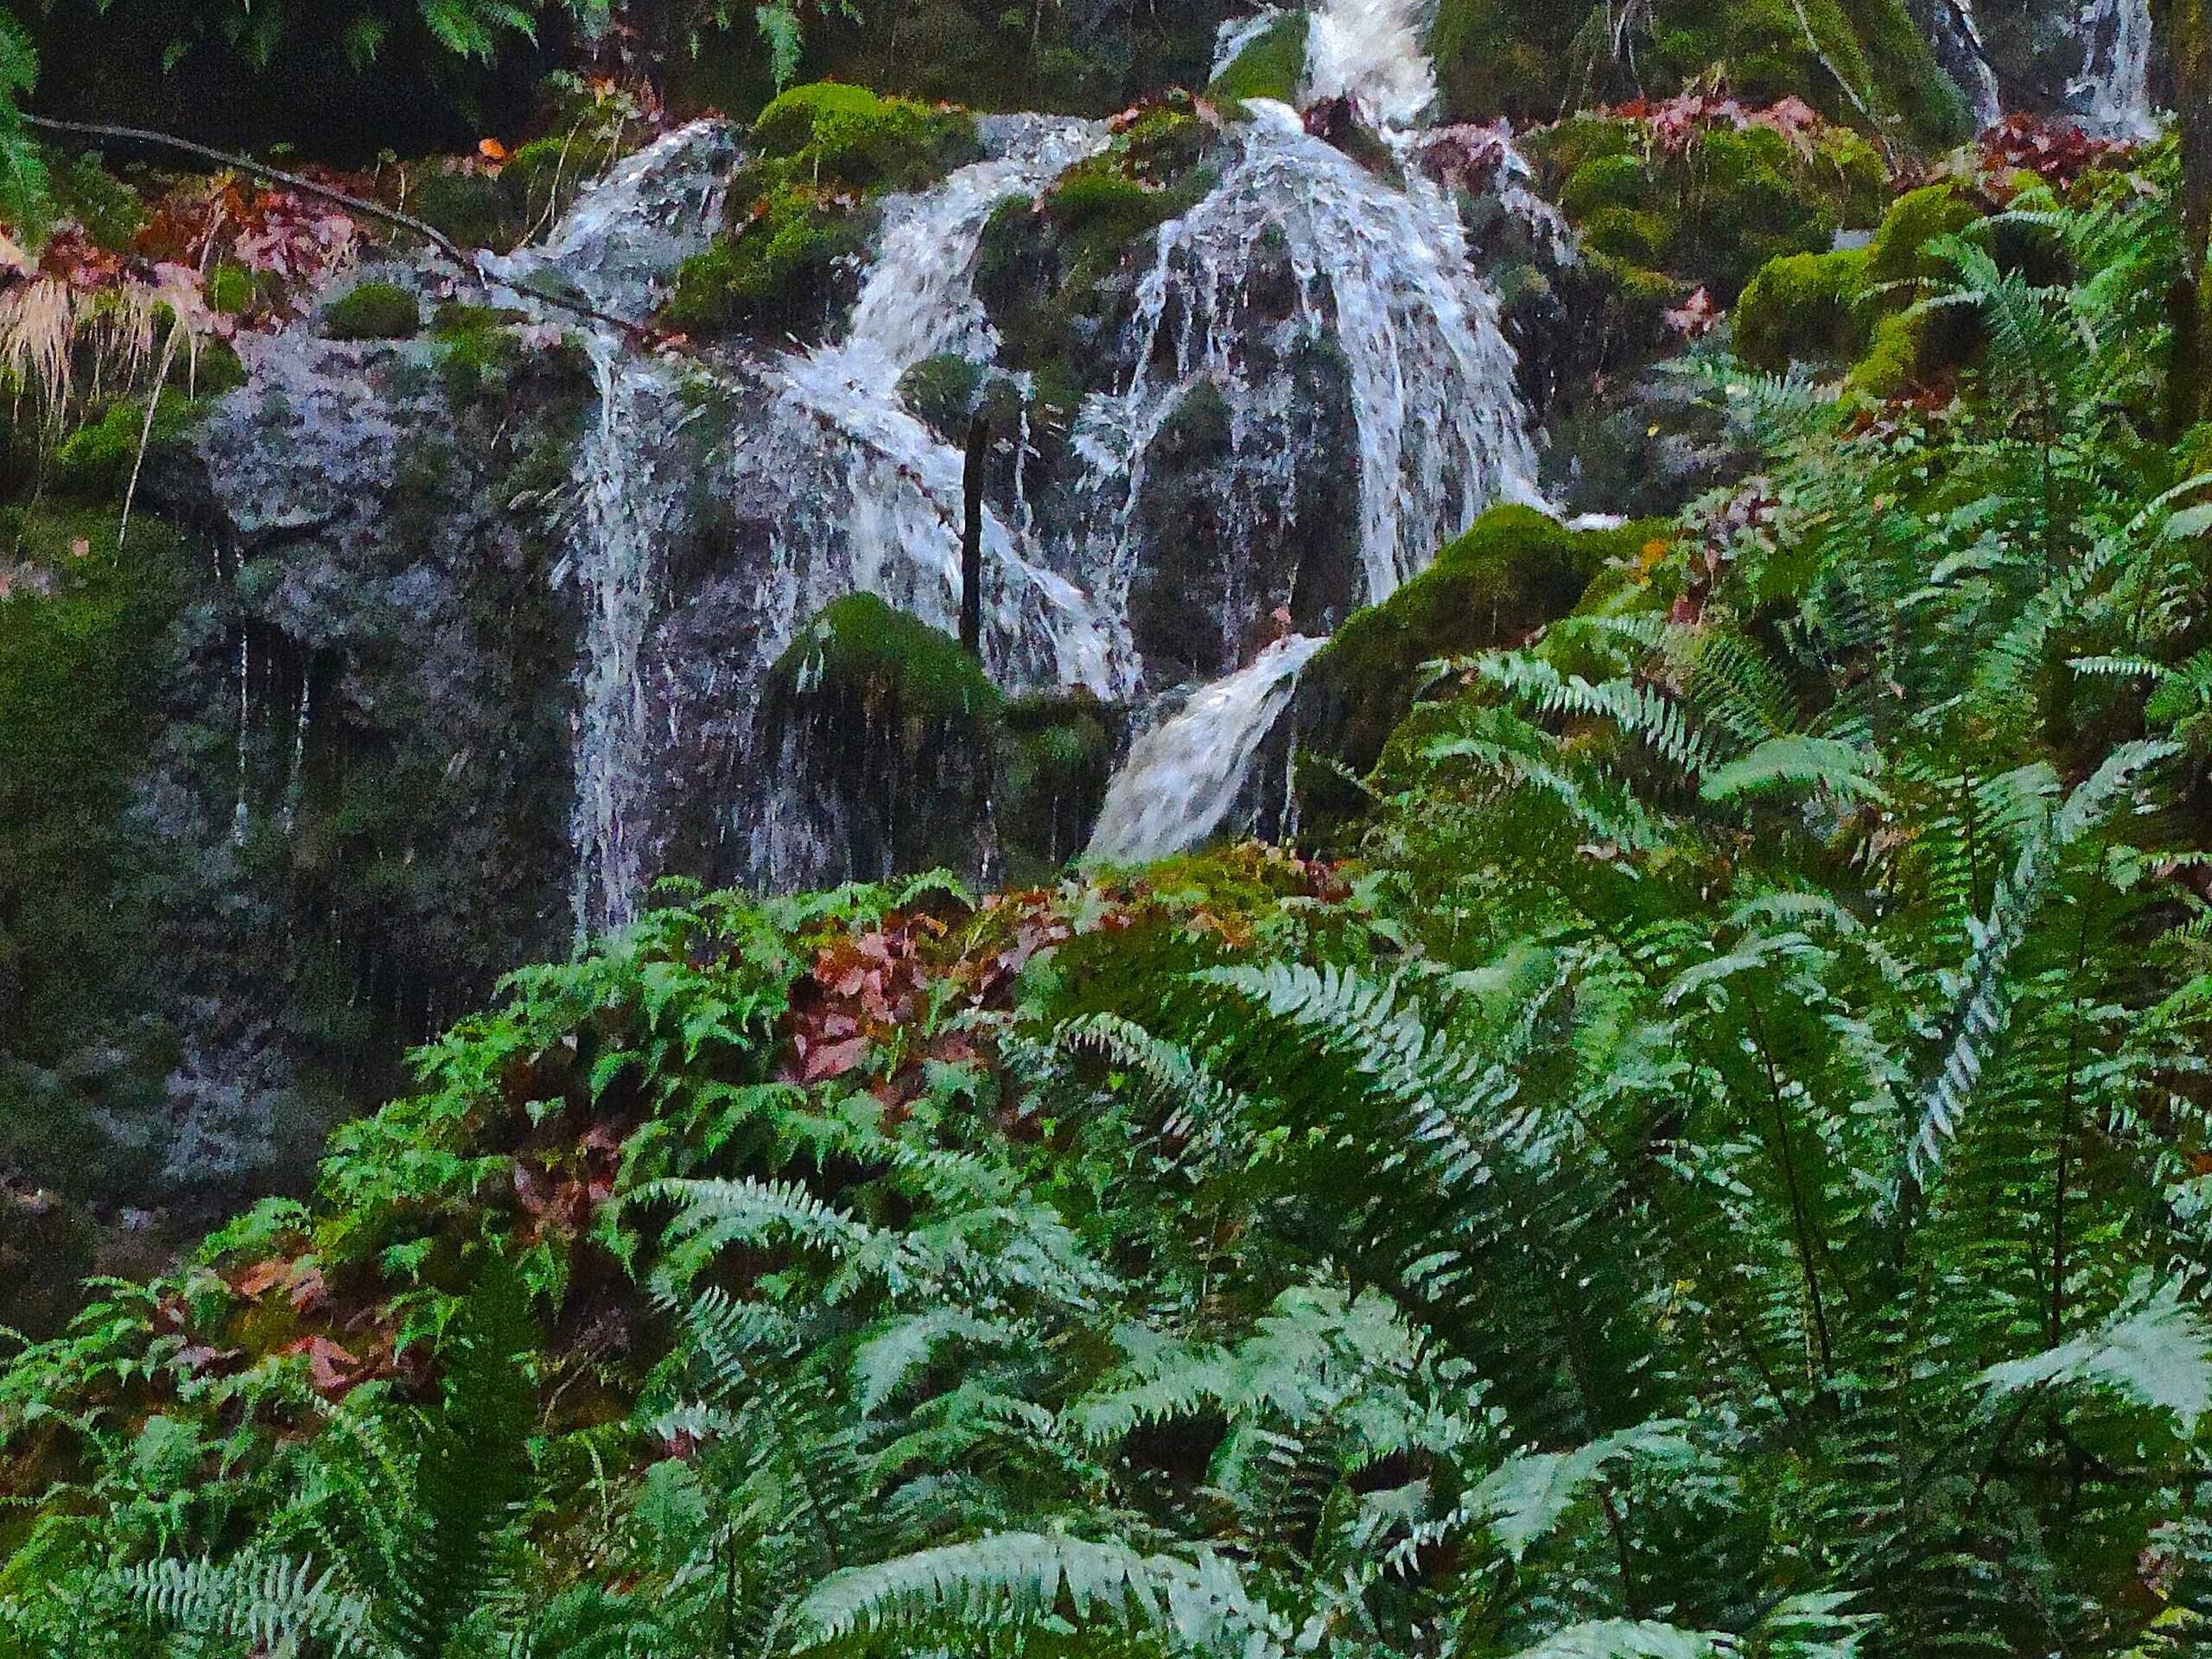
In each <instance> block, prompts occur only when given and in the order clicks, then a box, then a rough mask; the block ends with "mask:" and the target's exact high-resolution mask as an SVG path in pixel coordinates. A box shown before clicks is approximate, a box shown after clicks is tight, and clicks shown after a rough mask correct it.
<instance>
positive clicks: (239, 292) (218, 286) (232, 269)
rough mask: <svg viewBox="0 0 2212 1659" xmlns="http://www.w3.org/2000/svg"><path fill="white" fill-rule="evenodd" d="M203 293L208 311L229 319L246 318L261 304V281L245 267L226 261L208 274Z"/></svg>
mask: <svg viewBox="0 0 2212 1659" xmlns="http://www.w3.org/2000/svg"><path fill="white" fill-rule="evenodd" d="M203 292H204V293H205V295H206V297H207V307H208V309H210V310H212V311H218V312H220V313H221V314H222V315H225V316H227V317H239V316H244V315H245V314H246V313H247V312H249V311H251V310H252V309H253V308H254V307H255V306H257V305H258V304H259V303H260V302H261V279H260V278H259V277H256V276H255V275H254V273H253V272H251V271H250V270H247V269H246V268H245V266H244V265H241V264H237V263H236V262H235V261H233V260H229V259H226V260H224V261H223V262H222V263H221V264H218V265H217V266H215V268H214V269H213V270H210V271H209V272H208V273H207V285H206V287H205V289H204V290H203Z"/></svg>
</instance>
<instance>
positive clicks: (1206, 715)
mask: <svg viewBox="0 0 2212 1659" xmlns="http://www.w3.org/2000/svg"><path fill="white" fill-rule="evenodd" d="M1325 643H1326V641H1325V640H1320V639H1309V638H1307V637H1306V636H1305V635H1303V634H1293V635H1292V636H1290V637H1289V638H1288V639H1280V640H1277V641H1276V642H1275V643H1274V645H1269V646H1268V648H1267V649H1266V650H1265V651H1263V652H1261V653H1260V654H1259V656H1258V658H1255V660H1254V661H1253V663H1252V664H1251V665H1250V666H1249V667H1247V668H1243V669H1240V670H1238V671H1236V673H1234V674H1231V675H1230V676H1229V677H1227V678H1226V679H1222V680H1217V681H1215V682H1214V683H1212V684H1211V685H1209V686H1206V687H1205V688H1204V689H1203V690H1199V691H1198V692H1197V693H1195V694H1194V695H1193V696H1192V697H1191V699H1190V701H1189V702H1185V704H1184V705H1183V707H1182V708H1181V709H1179V711H1177V712H1176V713H1175V714H1174V715H1173V716H1171V717H1170V718H1168V719H1167V720H1165V721H1161V722H1160V724H1159V725H1158V726H1155V727H1154V728H1153V729H1152V730H1151V731H1149V732H1147V733H1146V734H1144V735H1143V736H1142V737H1141V738H1139V739H1138V740H1137V741H1136V744H1135V747H1133V748H1132V749H1131V750H1130V751H1129V758H1128V763H1127V764H1126V765H1125V766H1123V767H1122V770H1121V772H1119V773H1117V774H1116V777H1115V779H1114V781H1113V783H1112V785H1110V786H1109V789H1108V790H1107V791H1106V804H1105V806H1104V808H1103V810H1102V811H1101V812H1100V814H1099V817H1098V827H1097V828H1096V829H1095V830H1093V831H1092V832H1091V836H1090V847H1089V848H1088V849H1086V850H1085V852H1084V858H1085V859H1086V860H1088V861H1090V862H1093V863H1103V864H1141V863H1144V862H1146V861H1149V860H1152V859H1155V858H1165V857H1166V856H1168V855H1170V854H1172V853H1179V852H1182V851H1184V850H1185V849H1187V848H1191V847H1195V846H1197V845H1198V843H1199V842H1202V841H1204V840H1205V838H1206V837H1207V836H1211V835H1212V834H1213V833H1214V831H1215V830H1217V829H1219V828H1220V827H1221V825H1222V823H1223V822H1224V820H1225V819H1226V818H1227V817H1229V815H1230V811H1231V810H1233V809H1234V808H1235V806H1236V800H1237V797H1238V796H1240V795H1241V794H1243V791H1244V785H1245V783H1246V782H1247V780H1248V779H1249V777H1250V775H1251V771H1252V764H1253V760H1254V759H1255V756H1257V754H1258V753H1259V750H1260V745H1261V743H1262V741H1263V740H1264V739H1265V738H1266V737H1267V734H1268V732H1269V731H1270V730H1271V729H1273V728H1274V723H1275V721H1278V720H1280V719H1281V717H1282V713H1283V710H1284V709H1287V708H1288V707H1289V706H1290V698H1291V694H1292V693H1293V692H1294V691H1295V690H1297V689H1298V677H1299V675H1300V673H1301V672H1302V671H1304V669H1305V667H1306V664H1307V663H1308V662H1309V661H1311V660H1312V658H1313V653H1314V652H1317V651H1319V650H1320V649H1321V647H1322V645H1324V644H1325Z"/></svg>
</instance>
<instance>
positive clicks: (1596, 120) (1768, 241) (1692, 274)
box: [1529, 115, 1890, 303]
mask: <svg viewBox="0 0 2212 1659" xmlns="http://www.w3.org/2000/svg"><path fill="white" fill-rule="evenodd" d="M1529 147H1530V149H1531V151H1532V153H1533V154H1534V155H1535V157H1536V158H1537V159H1538V160H1539V161H1540V162H1541V164H1542V165H1543V167H1544V168H1545V170H1546V173H1547V175H1548V178H1549V179H1550V181H1552V183H1553V185H1554V188H1555V189H1556V190H1557V192H1558V200H1559V201H1560V210H1561V212H1563V213H1565V214H1566V216H1567V220H1568V222H1569V223H1570V224H1572V225H1573V226H1575V228H1576V230H1577V232H1579V234H1580V238H1581V240H1582V242H1583V245H1584V246H1585V247H1586V248H1587V249H1589V250H1591V251H1593V252H1596V253H1598V254H1599V255H1601V256H1603V257H1604V258H1605V259H1606V260H1609V261H1611V262H1613V263H1614V264H1618V265H1619V266H1621V267H1624V268H1625V269H1628V270H1635V271H1638V272H1657V273H1660V274H1662V275H1664V276H1666V277H1669V278H1671V279H1672V283H1673V285H1674V293H1673V296H1672V297H1674V298H1675V299H1679V298H1680V297H1681V296H1682V295H1683V294H1686V293H1688V292H1689V291H1690V290H1691V289H1695V288H1700V287H1701V288H1704V289H1707V290H1708V291H1709V292H1711V293H1712V294H1713V296H1715V297H1716V298H1717V299H1719V301H1721V302H1723V303H1726V302H1728V301H1730V300H1732V298H1733V297H1734V296H1736V294H1737V293H1738V291H1739V290H1740V289H1742V288H1743V286H1744V284H1745V283H1746V282H1748V281H1749V280H1750V278H1751V276H1752V274H1753V273H1755V272H1756V271H1757V270H1758V269H1759V267H1760V266H1761V265H1763V264H1765V263H1766V262H1767V261H1768V260H1769V259H1772V258H1775V257H1779V256H1781V255H1784V254H1791V253H1815V252H1819V251H1822V250H1824V249H1826V248H1827V247H1828V246H1829V245H1830V244H1831V243H1832V242H1833V241H1834V238H1835V236H1836V233H1837V232H1840V231H1845V230H1849V229H1853V228H1864V227H1867V226H1872V225H1873V224H1875V223H1876V222H1877V221H1878V219H1880V218H1881V216H1882V213H1883V211H1884V210H1885V208H1886V207H1887V206H1888V204H1889V199H1890V197H1889V175H1888V169H1887V168H1886V166H1885V163H1884V162H1883V160H1882V157H1881V155H1880V153H1879V152H1878V150H1877V149H1875V148H1874V146H1873V145H1872V144H1871V143H1868V142H1867V141H1866V138H1865V137H1862V136H1861V135H1859V134H1858V133H1856V132H1853V131H1852V130H1849V129H1848V128H1846V127H1841V126H1836V125H1832V124H1815V125H1813V126H1810V127H1807V128H1802V129H1800V130H1796V131H1794V132H1792V133H1789V134H1785V133H1784V132H1783V131H1782V130H1778V128H1777V125H1774V124H1761V123H1758V122H1745V123H1744V124H1740V125H1739V124H1735V122H1733V121H1732V120H1730V119H1729V118H1726V117H1718V116H1717V117H1713V118H1707V120H1706V121H1705V124H1702V125H1700V126H1698V127H1696V128H1695V129H1694V130H1693V131H1692V132H1691V133H1690V135H1689V137H1688V142H1687V143H1661V142H1660V141H1659V139H1658V137H1657V136H1656V134H1655V132H1654V131H1653V130H1652V129H1651V127H1650V126H1649V124H1648V123H1646V122H1645V121H1643V120H1642V119H1639V118H1634V117H1630V116H1624V115H1581V116H1576V117H1573V118H1570V119H1568V120H1567V121H1564V122H1561V123H1560V124H1557V125H1556V126H1554V127H1552V128H1549V129H1548V130H1545V131H1543V132H1541V133H1538V134H1536V135H1535V137H1533V138H1532V139H1531V141H1530V146H1529Z"/></svg>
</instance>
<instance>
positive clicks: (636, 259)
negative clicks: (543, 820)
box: [482, 121, 737, 933]
mask: <svg viewBox="0 0 2212 1659" xmlns="http://www.w3.org/2000/svg"><path fill="white" fill-rule="evenodd" d="M736 162H737V146H736V141H735V138H734V135H733V134H732V132H731V130H730V129H729V127H728V125H727V124H725V123H722V122H720V121H698V122H694V123H692V124H690V125H688V126H684V127H679V128H677V129H676V130H673V131H671V132H668V133H665V134H664V135H662V137H659V138H658V139H656V140H654V141H653V143H651V144H648V145H647V146H646V147H645V149H641V150H639V152H638V153H637V154H636V155H634V156H630V157H628V158H627V159H626V161H624V162H622V163H621V164H620V166H619V167H617V168H615V169H614V170H613V172H611V173H609V174H608V175H607V177H606V178H605V179H603V180H601V181H600V182H599V183H597V184H596V185H594V186H593V187H592V188H590V189H589V190H588V191H587V192H585V193H584V194H583V195H582V197H581V198H579V199H578V200H577V202H576V204H575V207H573V208H572V209H571V210H570V211H569V213H568V215H567V217H565V218H564V219H563V220H562V222H561V223H560V225H559V226H556V228H555V230H554V232H553V234H552V235H551V237H550V238H548V239H547V241H546V243H545V244H544V245H543V246H542V247H540V248H536V249H531V250H527V251H524V252H521V253H518V254H514V255H512V256H509V257H505V258H503V259H501V258H489V257H487V258H486V259H484V260H483V261H482V264H483V268H484V269H485V270H486V271H487V272H488V273H489V274H491V275H493V276H494V277H498V278H499V280H500V281H501V282H503V283H506V284H508V285H509V287H510V289H511V291H512V294H513V296H515V297H516V298H517V299H518V301H520V302H523V303H524V304H527V303H529V302H530V298H531V292H532V291H533V289H537V288H539V287H541V286H543V285H545V284H548V283H550V284H551V285H553V286H554V287H555V288H556V289H560V288H565V289H568V290H569V291H571V292H572V293H573V294H574V295H577V296H582V298H584V299H585V300H587V301H588V302H589V303H590V304H591V305H593V306H594V308H597V309H599V310H601V311H603V312H605V313H606V314H607V315H609V316H613V317H617V318H620V319H622V320H623V321H639V320H642V319H643V318H645V317H646V316H648V315H651V314H652V309H653V308H654V306H655V305H656V304H658V302H659V301H660V299H661V297H662V296H663V293H664V287H665V284H666V281H667V277H668V273H669V272H670V271H671V270H673V269H674V268H675V267H676V266H677V264H680V263H681V262H682V260H683V258H684V257H686V256H688V255H690V254H691V253H695V252H697V251H699V250H701V249H702V248H703V247H705V246H706V245H707V242H708V239H709V237H710V236H711V235H712V233H713V230H714V227H715V224H716V223H717V222H718V221H719V219H721V203H722V195H723V191H724V189H725V188H726V187H727V185H728V180H729V175H730V173H731V171H732V169H733V168H734V166H735V165H736ZM583 338H584V344H585V349H586V350H587V352H588V353H589V354H590V358H591V363H592V372H593V374H594V378H595V379H596V381H597V385H598V391H599V410H598V415H597V417H596V419H595V420H594V422H593V423H592V425H591V427H590V429H589V431H588V434H587V435H586V437H585V440H584V444H583V449H582V456H581V461H580V465H579V467H578V469H577V478H578V485H579V489H578V502H577V512H576V515H575V524H574V525H573V527H572V529H571V531H570V533H569V545H568V549H567V551H566V553H565V555H564V556H563V559H562V561H561V563H560V565H559V566H558V568H557V569H556V572H555V578H556V581H573V582H575V583H576V584H577V586H578V587H579V588H581V589H582V593H583V597H584V660H583V664H582V671H581V677H582V702H581V706H580V707H579V709H578V710H577V714H576V717H575V779H576V797H575V808H574V810H573V811H572V813H571V816H570V840H571V842H572V844H573V845H574V847H575V859H576V869H575V914H576V927H577V930H578V931H579V932H580V933H581V932H582V931H587V930H589V929H593V928H612V927H620V926H621V925H623V924H624V923H626V922H627V921H629V920H630V919H631V918H632V915H633V914H634V913H635V911H636V906H637V898H638V894H639V891H640V890H641V888H642V887H643V884H644V876H645V861H644V849H643V848H642V847H641V846H640V845H639V834H640V828H639V823H638V822H637V819H638V810H637V804H638V803H639V801H640V800H641V799H642V798H644V797H645V791H646V790H647V787H648V784H649V779H650V774H651V772H652V761H653V752H652V734H651V732H650V730H649V729H648V716H649V710H648V707H647V700H646V696H645V683H644V680H643V678H642V677H641V673H640V657H641V653H642V651H643V649H644V645H645V637H646V633H647V631H648V630H649V629H650V627H651V626H652V618H653V613H654V611H655V609H656V608H657V607H658V603H659V593H660V585H661V583H660V558H661V555H662V550H663V549H664V545H665V544H666V543H667V541H668V540H669V538H670V537H671V535H672V534H673V533H674V531H675V530H676V528H677V525H678V524H679V523H680V522H681V520H682V518H683V513H684V511H685V507H686V505H687V497H688V493H689V484H688V480H686V479H685V478H684V476H683V473H682V471H681V469H680V468H679V467H677V465H676V464H675V463H674V461H673V459H672V456H671V448H672V446H673V444H674V442H675V440H676V437H677V433H678V432H679V431H680V429H681V428H682V427H683V425H684V424H685V423H687V422H688V421H689V420H690V418H691V417H692V416H693V414H694V413H695V412H696V411H694V410H691V409H690V408H688V407H687V406H686V405H685V404H684V403H683V400H682V399H681V398H680V397H678V396H677V391H678V376H677V371H676V370H675V368H674V367H673V366H672V365H670V364H667V363H664V362H663V361H660V360H658V359H654V358H651V357H647V356H645V355H643V354H641V353H639V352H638V351H637V350H636V349H635V347H634V346H633V345H632V342H631V341H629V340H626V338H625V337H624V336H623V335H622V334H620V332H619V331H618V330H616V329H614V328H612V327H605V326H594V327H593V328H591V329H590V330H589V331H588V333H586V334H585V335H584V337H583Z"/></svg>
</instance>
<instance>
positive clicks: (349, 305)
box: [322, 283, 423, 340]
mask: <svg viewBox="0 0 2212 1659" xmlns="http://www.w3.org/2000/svg"><path fill="white" fill-rule="evenodd" d="M322 327H323V332H324V333H325V334H328V335H329V336H330V337H331V338H332V339H333V340H410V339H412V338H413V337H414V336H415V335H416V334H420V333H421V332H422V330H423V305H422V302H421V301H419V300H417V299H416V297H415V296H414V295H413V294H412V293H411V292H410V291H409V290H408V289H404V288H402V287H400V286H399V284H397V283H359V284H358V285H357V286H355V287H353V288H352V289H348V290H347V291H346V293H344V294H342V295H340V296H339V297H338V298H336V299H334V300H333V301H332V302H330V303H329V304H328V305H327V306H325V307H324V308H323V311H322Z"/></svg>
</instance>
